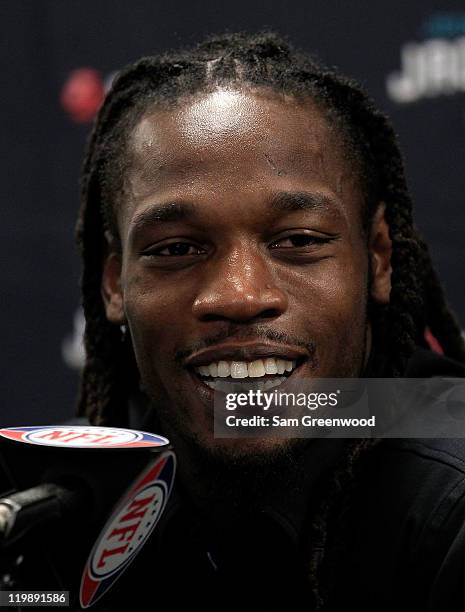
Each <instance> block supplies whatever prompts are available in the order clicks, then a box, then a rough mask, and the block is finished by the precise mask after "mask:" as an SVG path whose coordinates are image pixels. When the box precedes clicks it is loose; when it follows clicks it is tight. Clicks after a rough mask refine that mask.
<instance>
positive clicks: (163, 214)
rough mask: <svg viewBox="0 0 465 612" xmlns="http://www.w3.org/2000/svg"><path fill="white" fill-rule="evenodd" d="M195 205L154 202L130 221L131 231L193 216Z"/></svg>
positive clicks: (189, 203)
mask: <svg viewBox="0 0 465 612" xmlns="http://www.w3.org/2000/svg"><path fill="white" fill-rule="evenodd" d="M195 209H196V207H195V206H194V204H192V203H191V202H166V203H164V204H154V205H152V206H150V207H149V208H147V209H146V210H143V211H142V212H140V213H138V214H137V215H136V216H135V217H134V219H133V220H132V222H131V233H134V232H136V231H137V230H139V229H142V228H144V227H146V226H147V225H157V224H158V223H168V222H174V221H185V220H186V219H188V218H189V217H193V216H195Z"/></svg>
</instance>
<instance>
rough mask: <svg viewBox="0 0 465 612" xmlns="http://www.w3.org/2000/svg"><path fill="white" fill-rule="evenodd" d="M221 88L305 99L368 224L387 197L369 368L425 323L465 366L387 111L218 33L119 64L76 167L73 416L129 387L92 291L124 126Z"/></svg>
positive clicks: (307, 60) (389, 357)
mask: <svg viewBox="0 0 465 612" xmlns="http://www.w3.org/2000/svg"><path fill="white" fill-rule="evenodd" d="M221 86H229V87H230V86H238V87H241V86H249V87H252V88H254V87H255V88H267V89H268V90H269V89H271V90H273V91H274V92H276V93H285V94H289V95H292V96H294V97H296V98H307V99H308V97H310V98H311V99H313V100H314V102H315V103H316V104H317V105H318V106H319V108H320V109H321V110H322V112H323V113H324V114H325V116H326V117H327V119H328V122H329V124H330V125H335V126H336V127H337V128H339V133H340V134H341V138H342V140H343V147H344V151H345V153H346V155H347V156H348V158H349V159H350V160H351V161H352V162H353V163H354V164H355V165H356V168H357V170H358V172H359V174H360V178H361V184H362V186H363V190H364V197H365V209H364V215H363V223H364V229H365V230H367V229H368V228H369V226H370V222H371V219H372V216H373V214H374V211H375V210H376V206H377V204H378V203H379V202H380V201H381V202H384V203H385V217H386V221H387V223H388V225H389V233H390V238H391V241H392V258H391V265H392V276H391V284H392V289H391V294H390V302H389V305H388V306H386V307H379V306H376V305H373V304H371V305H370V318H371V321H372V328H373V337H374V346H375V347H376V353H377V355H378V361H377V374H376V375H377V376H388V377H389V376H393V377H396V376H402V375H403V374H404V372H405V368H406V364H407V361H408V359H409V357H410V356H411V355H412V353H413V351H414V350H415V347H416V346H417V345H419V344H420V345H425V341H424V335H425V331H426V329H427V328H429V329H430V330H431V332H432V334H433V335H434V336H435V337H436V338H437V340H438V341H439V342H440V344H441V347H442V349H443V351H444V353H445V355H447V356H450V357H452V358H455V359H457V360H460V361H465V347H464V342H463V339H462V338H461V335H460V328H459V326H458V324H457V322H456V320H455V318H454V316H453V314H452V313H451V311H450V310H449V308H448V306H447V303H446V301H445V298H444V293H443V290H442V288H441V284H440V282H439V280H438V278H437V276H436V274H435V272H434V269H433V266H432V263H431V258H430V256H429V253H428V250H427V247H426V244H425V243H424V242H423V240H422V239H421V238H420V236H419V235H418V233H417V231H416V230H415V228H414V225H413V219H412V202H411V199H410V196H409V193H408V190H407V185H406V180H405V174H404V169H403V162H402V157H401V154H400V151H399V147H398V143H397V139H396V136H395V133H394V131H393V129H392V127H391V125H390V123H389V122H388V120H387V119H386V117H385V116H384V115H383V114H382V113H381V112H379V111H378V110H377V109H376V108H375V107H374V106H373V103H372V102H371V100H370V99H369V98H368V97H367V96H366V94H365V93H364V92H363V91H362V90H361V89H360V88H359V86H358V85H357V84H356V83H355V82H353V81H351V80H349V79H347V78H345V77H343V76H341V75H339V74H338V73H337V72H335V71H334V70H328V69H326V68H325V67H323V66H322V65H321V64H319V63H318V62H316V61H315V60H314V59H312V58H311V57H309V56H308V55H305V54H303V53H301V52H298V51H295V50H294V49H293V48H292V47H291V46H290V45H289V44H288V43H287V42H285V41H284V40H283V39H282V38H280V37H279V36H277V35H276V34H273V33H266V32H265V33H260V34H255V35H248V34H225V35H220V36H215V37H212V38H209V39H208V40H206V41H205V42H203V43H201V44H200V45H198V46H196V47H194V48H192V49H189V50H186V51H180V52H175V53H170V54H165V55H159V56H152V57H145V58H142V59H141V60H139V61H138V62H136V63H134V64H132V65H130V66H128V67H127V68H126V69H124V70H123V71H121V73H120V74H119V76H118V77H117V78H116V79H115V81H114V83H113V85H112V88H111V90H110V92H109V93H108V95H107V97H106V100H105V102H104V104H103V106H102V108H101V109H100V112H99V114H98V117H97V120H96V123H95V126H94V129H93V132H92V134H91V137H90V140H89V143H88V147H87V154H86V157H85V161H84V166H83V171H82V200H81V209H80V215H79V220H78V225H77V239H78V244H79V247H80V250H81V254H82V258H83V262H84V267H83V274H82V296H83V307H84V313H85V317H86V330H85V349H86V364H85V368H84V372H83V376H82V385H81V395H80V400H79V411H80V413H81V414H86V415H87V416H88V418H89V419H90V421H91V422H93V423H95V424H105V423H111V424H113V425H124V424H125V423H126V421H127V403H128V397H129V395H130V394H131V393H132V392H133V390H134V388H135V385H137V382H138V374H137V367H136V364H135V359H134V354H133V351H132V347H131V344H130V340H128V339H125V337H124V335H123V334H122V333H121V330H120V329H119V327H117V326H115V325H113V324H110V323H109V322H108V321H107V319H106V316H105V310H104V305H103V302H102V298H101V291H100V287H101V275H102V263H103V259H104V255H105V249H106V248H107V247H106V243H107V241H106V238H105V236H106V235H113V236H117V228H116V221H115V210H116V209H117V206H118V204H119V201H120V200H121V199H122V196H121V194H122V193H123V194H124V176H125V171H126V169H127V167H126V166H127V164H128V160H127V157H128V156H127V155H126V144H127V139H128V137H129V135H130V132H131V129H132V128H134V126H135V125H136V123H137V121H138V120H139V119H140V118H141V117H142V115H143V114H144V113H145V112H146V111H147V110H148V109H149V108H152V107H160V108H166V107H167V106H168V105H170V104H176V103H179V102H182V99H183V98H185V97H187V96H190V95H195V94H203V93H207V92H209V91H214V90H215V89H216V88H218V87H221ZM367 233H368V232H367ZM374 443H375V442H374V441H367V440H362V441H360V440H359V441H355V442H352V443H351V444H350V445H349V447H348V453H347V456H346V457H345V462H344V463H343V465H342V467H341V469H340V470H338V472H337V477H336V478H334V479H333V481H332V483H331V484H330V485H328V491H327V496H326V499H325V501H324V502H323V504H322V506H321V509H320V513H319V515H318V517H317V518H316V520H315V522H314V525H315V530H314V534H313V535H314V536H315V539H316V541H319V542H320V543H321V546H322V547H323V549H324V545H325V540H326V531H327V519H328V513H329V509H330V508H331V507H334V503H335V500H336V499H338V498H340V497H341V495H343V494H344V491H345V490H347V489H348V485H349V483H350V480H351V474H352V466H353V465H354V463H355V460H356V458H357V457H359V456H361V455H363V454H366V453H363V452H362V451H364V450H366V449H368V448H370V447H371V446H373V444H374ZM316 550H317V547H315V551H316ZM323 561H324V554H323V555H321V554H319V553H318V554H316V553H314V554H313V555H312V558H311V561H310V566H311V579H312V582H313V586H314V592H315V601H316V604H317V607H321V606H322V604H323V603H324V600H323V595H322V593H323V589H321V588H319V583H320V581H322V580H323V579H324V577H323V573H322V568H323V566H324V563H323Z"/></svg>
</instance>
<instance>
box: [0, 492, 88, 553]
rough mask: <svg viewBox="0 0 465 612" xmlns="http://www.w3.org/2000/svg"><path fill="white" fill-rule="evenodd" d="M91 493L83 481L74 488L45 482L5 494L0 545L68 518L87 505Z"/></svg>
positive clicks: (0, 507)
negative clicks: (41, 525) (49, 523)
mask: <svg viewBox="0 0 465 612" xmlns="http://www.w3.org/2000/svg"><path fill="white" fill-rule="evenodd" d="M79 485H80V486H79ZM86 493H87V495H86ZM88 497H89V495H88V492H87V491H86V490H85V486H84V485H83V484H81V483H79V484H77V485H76V486H73V488H70V487H66V486H63V485H61V484H60V485H59V484H55V483H43V484H40V485H38V486H36V487H32V488H30V489H26V490H24V491H19V492H16V493H12V494H10V495H7V496H6V497H3V498H1V499H0V546H7V545H8V544H10V543H12V542H14V541H15V540H17V539H18V538H20V537H22V536H23V535H24V534H25V533H26V532H27V531H29V530H30V529H32V528H34V527H36V526H38V525H39V524H40V523H45V522H47V523H48V522H49V521H56V520H61V519H63V518H68V517H69V516H70V515H71V514H75V513H76V512H78V511H79V510H81V509H83V508H84V507H85V505H86V501H87V499H88Z"/></svg>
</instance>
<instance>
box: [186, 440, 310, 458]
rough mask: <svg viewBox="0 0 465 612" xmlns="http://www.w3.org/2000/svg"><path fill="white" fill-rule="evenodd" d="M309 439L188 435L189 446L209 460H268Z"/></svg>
mask: <svg viewBox="0 0 465 612" xmlns="http://www.w3.org/2000/svg"><path fill="white" fill-rule="evenodd" d="M308 442H309V440H306V439H302V438H277V437H271V436H266V437H265V436H264V437H260V438H212V436H211V434H209V435H206V434H204V435H198V436H195V437H192V436H189V442H188V444H189V446H190V447H191V449H193V447H195V450H196V451H197V453H200V454H202V455H204V456H209V457H210V458H211V460H214V459H221V460H223V461H224V460H226V461H228V460H229V461H232V462H234V461H240V460H241V459H242V460H245V461H248V462H252V463H254V462H257V463H260V462H265V463H267V462H269V460H270V459H279V457H284V456H287V455H288V454H289V451H291V450H294V449H296V448H300V447H303V446H307V445H308Z"/></svg>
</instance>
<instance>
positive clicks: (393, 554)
mask: <svg viewBox="0 0 465 612" xmlns="http://www.w3.org/2000/svg"><path fill="white" fill-rule="evenodd" d="M361 463H362V465H361V467H360V470H359V473H358V477H357V478H356V485H355V487H354V490H353V493H352V497H351V500H350V503H349V510H348V519H347V520H348V526H347V528H348V531H349V532H350V534H351V535H350V536H349V542H348V552H347V554H348V557H349V558H348V559H347V565H348V567H350V568H351V570H350V571H349V574H348V576H347V580H348V581H349V582H350V585H349V586H348V588H349V589H352V591H353V593H356V592H357V593H360V592H363V593H365V594H368V593H370V592H371V595H372V596H373V597H379V596H380V594H383V599H384V600H385V602H386V605H387V606H388V608H389V606H391V605H394V602H395V600H396V598H399V597H401V598H402V601H404V602H405V607H401V609H409V610H410V611H411V612H413V611H415V610H430V611H431V612H433V611H434V612H439V610H444V609H447V610H448V612H452V611H453V610H456V608H455V607H454V606H455V603H454V602H455V601H456V599H457V597H458V596H459V594H461V599H462V601H463V600H464V599H465V585H464V584H463V577H462V575H461V572H462V571H463V568H465V440H462V439H460V440H455V439H454V440H452V439H435V440H433V439H416V440H413V439H409V440H382V441H380V443H379V444H378V445H377V447H376V448H375V449H373V450H372V451H371V453H369V455H368V456H367V457H366V459H365V462H364V465H363V460H362V462H361ZM397 607H399V606H397ZM388 608H386V609H388ZM361 609H364V608H363V606H361ZM380 609H383V610H384V609H385V608H380Z"/></svg>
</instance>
